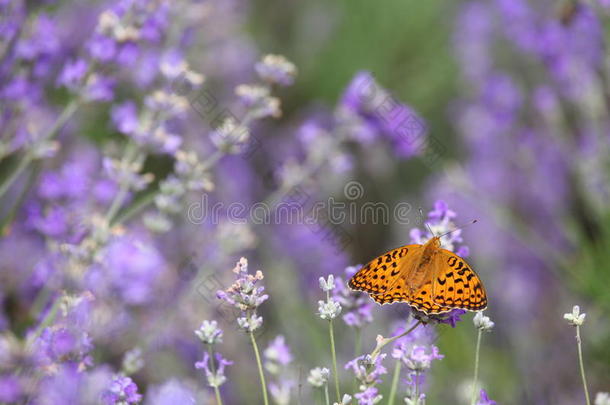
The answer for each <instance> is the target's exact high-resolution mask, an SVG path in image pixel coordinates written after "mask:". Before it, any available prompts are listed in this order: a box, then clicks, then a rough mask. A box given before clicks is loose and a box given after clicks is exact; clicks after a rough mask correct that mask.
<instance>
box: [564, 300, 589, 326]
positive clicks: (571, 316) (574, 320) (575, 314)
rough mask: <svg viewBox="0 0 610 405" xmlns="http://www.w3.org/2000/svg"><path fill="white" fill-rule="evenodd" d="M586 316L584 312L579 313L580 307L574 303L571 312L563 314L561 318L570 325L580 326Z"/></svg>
mask: <svg viewBox="0 0 610 405" xmlns="http://www.w3.org/2000/svg"><path fill="white" fill-rule="evenodd" d="M586 316H587V314H585V313H584V312H583V313H580V307H579V306H578V305H574V308H572V312H571V313H570V312H569V313H567V314H564V315H563V319H565V320H566V321H568V323H569V324H570V325H572V326H582V324H583V323H585V317H586Z"/></svg>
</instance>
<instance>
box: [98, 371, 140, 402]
mask: <svg viewBox="0 0 610 405" xmlns="http://www.w3.org/2000/svg"><path fill="white" fill-rule="evenodd" d="M141 399H142V395H140V394H139V393H138V387H137V385H136V384H135V383H134V382H133V381H132V380H131V378H129V377H126V376H122V375H117V376H115V377H114V378H113V380H112V383H111V384H110V387H108V390H107V391H105V392H104V393H103V394H102V401H103V402H104V404H106V405H121V404H137V403H139V402H140V400H141Z"/></svg>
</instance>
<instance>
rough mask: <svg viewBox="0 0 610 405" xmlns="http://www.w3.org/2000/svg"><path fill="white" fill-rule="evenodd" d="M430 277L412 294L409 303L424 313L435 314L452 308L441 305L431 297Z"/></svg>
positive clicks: (431, 283) (431, 285) (431, 284)
mask: <svg viewBox="0 0 610 405" xmlns="http://www.w3.org/2000/svg"><path fill="white" fill-rule="evenodd" d="M432 290H433V282H432V278H430V280H428V281H427V282H426V283H425V284H424V285H422V286H421V287H420V288H419V289H418V290H417V291H415V293H413V296H412V297H410V300H409V305H411V306H412V307H413V308H415V309H417V310H418V311H421V312H423V313H425V314H426V315H436V314H442V313H445V312H449V311H451V310H452V309H453V308H449V307H446V306H443V305H441V304H439V303H438V302H436V301H435V300H434V299H433V296H434V295H433V292H432Z"/></svg>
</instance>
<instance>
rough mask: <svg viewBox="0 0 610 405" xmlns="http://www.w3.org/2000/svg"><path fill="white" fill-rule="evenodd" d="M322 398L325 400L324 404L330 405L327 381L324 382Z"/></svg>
mask: <svg viewBox="0 0 610 405" xmlns="http://www.w3.org/2000/svg"><path fill="white" fill-rule="evenodd" d="M324 399H325V400H326V405H330V398H329V395H328V382H327V383H326V384H324Z"/></svg>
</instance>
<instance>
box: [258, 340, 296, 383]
mask: <svg viewBox="0 0 610 405" xmlns="http://www.w3.org/2000/svg"><path fill="white" fill-rule="evenodd" d="M263 356H264V357H265V360H266V361H265V368H266V369H267V370H268V371H269V372H270V373H271V374H278V373H279V372H280V371H281V370H282V368H284V367H286V366H287V365H288V364H290V363H291V362H292V353H290V348H289V347H288V345H286V342H285V338H284V336H282V335H279V336H277V337H276V338H275V339H273V340H272V341H271V343H270V344H269V346H267V348H266V349H265V351H264V352H263Z"/></svg>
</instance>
